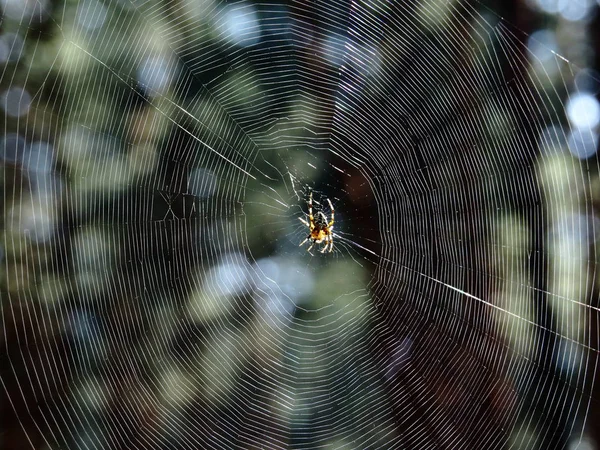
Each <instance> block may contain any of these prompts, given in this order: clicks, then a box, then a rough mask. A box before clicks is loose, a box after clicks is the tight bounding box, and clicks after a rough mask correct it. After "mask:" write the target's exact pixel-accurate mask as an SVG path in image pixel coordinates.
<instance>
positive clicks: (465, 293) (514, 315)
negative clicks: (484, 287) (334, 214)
mask: <svg viewBox="0 0 600 450" xmlns="http://www.w3.org/2000/svg"><path fill="white" fill-rule="evenodd" d="M334 237H336V238H337V239H340V240H342V241H345V242H349V243H351V244H352V245H355V246H356V247H359V248H361V249H362V250H365V251H366V252H369V253H371V254H372V255H374V256H377V257H378V258H381V259H383V260H385V261H387V262H390V263H392V264H397V263H396V262H395V261H392V260H390V259H388V258H385V257H383V256H381V255H378V254H377V253H375V252H374V251H372V250H369V249H368V248H366V247H363V246H362V245H360V244H358V243H357V242H354V241H352V240H350V239H347V238H344V237H343V236H339V235H338V234H336V233H334ZM401 266H402V267H403V268H405V269H406V270H410V271H411V272H414V273H416V274H417V275H420V276H422V277H424V278H427V279H428V280H431V281H435V282H436V283H439V284H441V285H443V286H445V287H447V288H450V289H452V290H454V291H456V292H458V293H460V294H463V295H465V296H467V297H469V298H472V299H474V300H477V301H479V302H481V303H483V304H485V305H488V306H491V307H492V308H494V309H497V310H498V311H502V312H504V313H506V314H509V315H510V316H512V317H514V318H516V319H519V320H523V321H525V322H527V323H528V324H530V325H533V326H535V327H536V328H541V329H542V330H544V331H547V332H549V333H552V334H554V335H556V336H559V337H560V338H561V339H565V340H567V341H570V342H572V343H574V344H576V345H579V346H581V347H583V348H585V349H586V350H592V351H594V352H598V351H600V349H596V348H594V347H591V346H589V345H586V344H584V343H582V342H579V341H576V340H575V339H571V338H569V337H567V336H563V335H561V334H559V333H557V332H556V331H554V330H551V329H549V328H547V327H544V326H543V325H540V324H538V323H536V322H534V321H532V320H529V319H526V318H524V317H521V316H519V315H518V314H515V313H513V312H511V311H508V310H507V309H504V308H501V307H500V306H498V305H494V304H493V303H491V302H488V301H486V300H483V299H482V298H479V297H477V296H475V295H473V294H469V293H468V292H466V291H463V290H462V289H459V288H457V287H455V286H452V285H450V284H447V283H444V282H443V281H440V280H438V279H436V278H433V277H430V276H429V275H425V274H424V273H422V272H419V271H417V270H414V269H411V268H410V267H408V266H405V265H401ZM576 303H579V302H576ZM581 305H582V306H588V307H590V308H591V309H595V308H593V307H591V305H584V304H581Z"/></svg>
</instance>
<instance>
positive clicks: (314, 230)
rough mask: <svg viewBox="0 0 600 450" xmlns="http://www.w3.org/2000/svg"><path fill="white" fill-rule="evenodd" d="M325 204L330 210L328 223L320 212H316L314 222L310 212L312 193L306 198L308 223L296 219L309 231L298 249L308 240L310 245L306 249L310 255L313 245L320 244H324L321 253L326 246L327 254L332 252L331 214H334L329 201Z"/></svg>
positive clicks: (301, 219)
mask: <svg viewBox="0 0 600 450" xmlns="http://www.w3.org/2000/svg"><path fill="white" fill-rule="evenodd" d="M327 202H328V203H329V208H330V209H331V220H330V221H329V223H327V217H325V214H323V213H322V212H321V211H318V212H317V218H316V220H315V218H314V217H313V211H312V192H311V193H310V195H309V197H308V220H309V221H308V222H307V221H306V220H305V219H303V218H301V217H299V218H298V219H300V222H302V223H303V224H304V225H306V226H307V227H308V229H309V231H310V233H309V234H308V236H307V237H306V239H304V240H303V241H302V242H301V243H300V245H299V247H302V246H303V245H304V243H306V242H307V241H309V240H312V244H311V245H310V247H308V249H307V251H308V252H309V253H310V249H311V248H313V245H315V244H320V243H322V242H325V246H324V247H323V249H322V250H321V253H325V250H327V246H329V252H332V251H333V231H332V230H333V213H334V211H335V210H334V209H333V205H332V204H331V200H329V199H327Z"/></svg>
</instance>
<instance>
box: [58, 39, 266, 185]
mask: <svg viewBox="0 0 600 450" xmlns="http://www.w3.org/2000/svg"><path fill="white" fill-rule="evenodd" d="M69 42H70V43H71V44H73V45H74V46H75V47H77V48H78V49H80V50H81V51H82V52H84V53H85V54H86V55H88V56H89V57H91V58H93V59H94V60H95V61H97V62H98V63H100V64H102V66H103V67H105V68H106V69H107V70H108V71H110V73H112V74H113V75H114V76H115V77H117V78H118V79H119V80H120V81H122V82H123V83H125V84H127V85H128V86H129V87H131V89H132V90H133V91H134V92H136V93H137V94H139V95H141V94H140V93H139V92H138V91H137V89H135V88H134V87H133V86H130V85H129V83H127V81H126V80H125V79H124V78H123V77H121V76H120V75H119V74H118V73H117V72H115V71H114V70H113V69H111V68H110V67H109V66H108V65H106V64H105V63H104V62H102V61H101V60H100V59H98V58H96V57H95V56H94V55H92V54H91V53H90V52H88V51H87V50H85V49H84V48H82V47H80V46H79V45H77V44H76V43H75V42H73V41H69ZM163 99H164V100H166V101H167V102H169V103H170V104H171V105H172V106H175V107H177V108H178V109H179V110H180V111H182V112H183V113H185V114H187V115H188V116H189V117H191V118H192V119H194V120H195V121H196V122H198V119H196V117H194V116H193V115H192V114H191V113H189V112H188V111H186V110H185V109H184V108H182V107H181V106H179V105H178V104H177V103H175V102H173V101H172V100H170V99H168V98H166V97H163ZM154 108H155V109H156V110H157V111H158V112H159V113H161V114H162V116H163V117H165V118H167V119H168V120H169V121H171V122H172V123H173V124H174V125H175V126H176V127H177V128H179V129H180V130H182V131H184V132H185V133H186V134H187V135H188V136H191V137H192V138H193V139H194V140H196V141H197V142H199V143H200V144H202V145H204V146H205V147H206V148H208V149H209V150H210V151H212V152H213V153H214V154H215V155H217V156H219V157H221V158H222V159H224V160H225V161H227V162H228V163H229V164H231V165H232V166H233V167H235V168H236V169H238V170H239V171H240V172H243V173H245V174H246V175H247V176H249V177H250V178H252V179H253V180H256V177H255V176H254V175H252V174H251V173H250V172H248V171H246V170H245V169H244V168H242V167H240V166H238V165H237V164H236V163H234V162H233V161H231V160H230V159H229V158H227V157H226V156H225V155H223V154H221V153H219V152H218V151H217V150H215V149H214V148H212V147H211V146H210V145H208V144H207V143H206V142H204V141H203V140H202V139H200V138H199V137H197V136H195V135H194V134H193V133H191V132H190V131H188V130H186V129H185V128H184V127H182V126H181V125H179V124H178V123H177V122H176V121H175V120H173V119H171V118H170V117H169V116H168V115H166V114H165V113H164V112H163V111H161V110H160V108H157V107H156V106H154Z"/></svg>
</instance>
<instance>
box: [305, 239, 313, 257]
mask: <svg viewBox="0 0 600 450" xmlns="http://www.w3.org/2000/svg"><path fill="white" fill-rule="evenodd" d="M313 245H315V243H314V242H313V243H312V244H310V247H308V248H307V249H306V251H307V252H308V253H310V249H311V248H313ZM310 254H311V255H312V253H310Z"/></svg>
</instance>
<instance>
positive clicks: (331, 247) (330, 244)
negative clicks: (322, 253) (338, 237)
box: [329, 234, 333, 253]
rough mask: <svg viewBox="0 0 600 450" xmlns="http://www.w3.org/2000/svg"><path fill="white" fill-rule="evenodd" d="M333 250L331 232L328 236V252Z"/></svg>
mask: <svg viewBox="0 0 600 450" xmlns="http://www.w3.org/2000/svg"><path fill="white" fill-rule="evenodd" d="M332 251H333V234H331V235H330V236H329V253H331V252H332Z"/></svg>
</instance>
